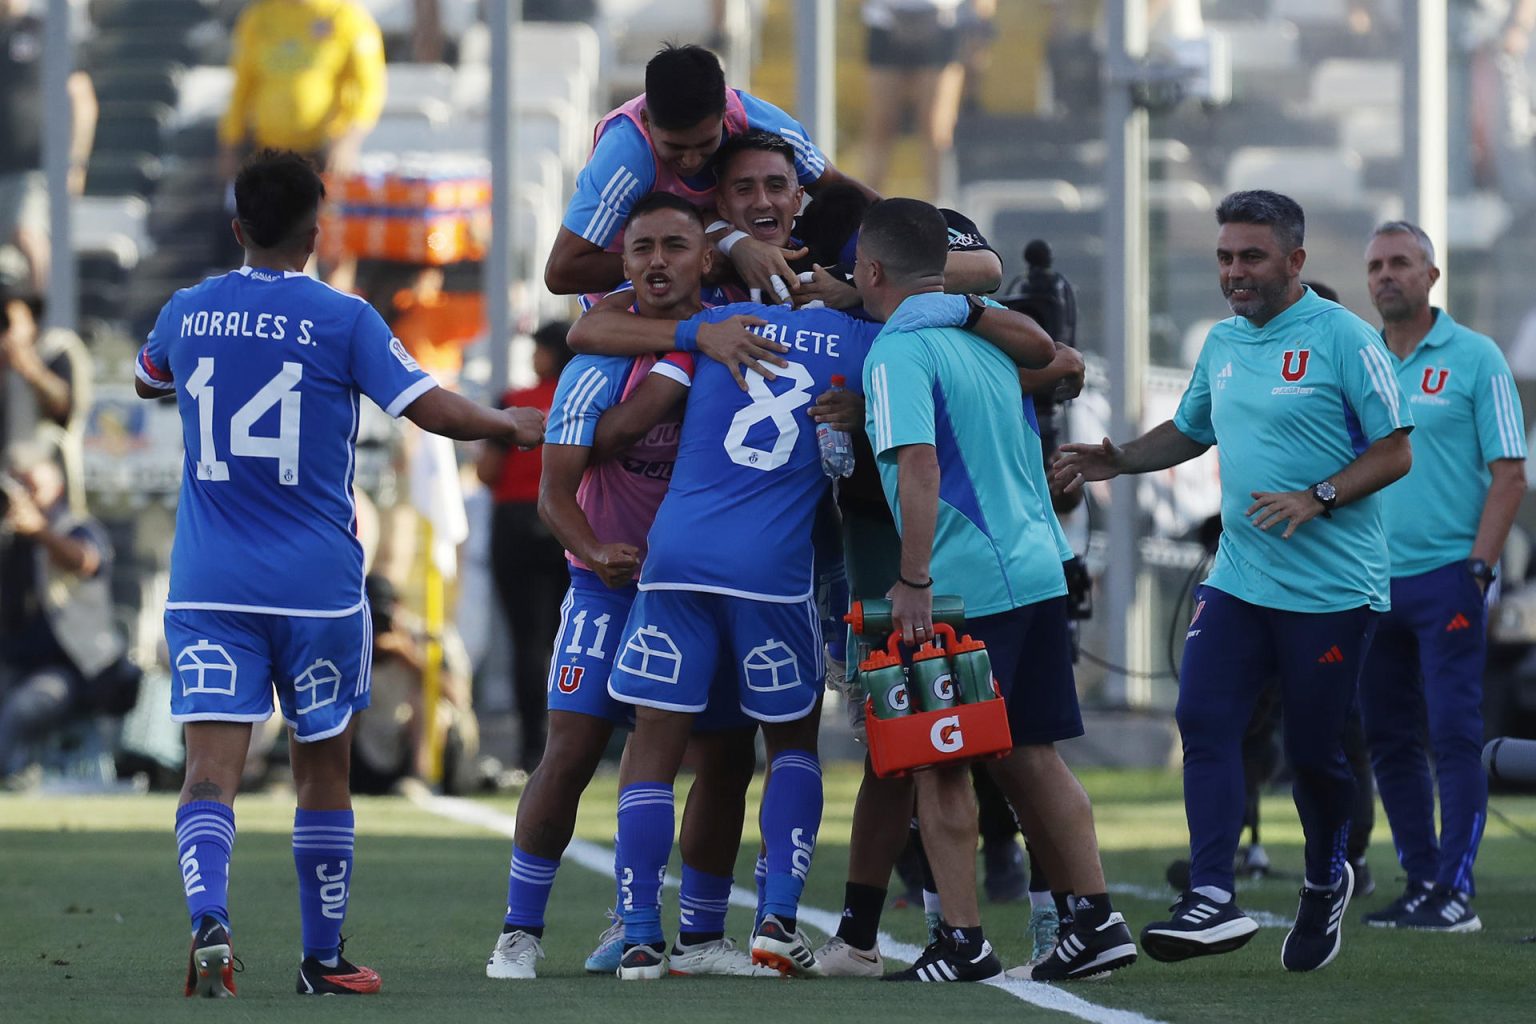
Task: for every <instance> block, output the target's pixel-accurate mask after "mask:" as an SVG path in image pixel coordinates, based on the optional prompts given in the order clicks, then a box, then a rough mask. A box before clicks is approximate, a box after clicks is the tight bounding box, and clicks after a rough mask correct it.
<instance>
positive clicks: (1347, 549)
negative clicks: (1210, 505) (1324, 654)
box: [1173, 289, 1413, 612]
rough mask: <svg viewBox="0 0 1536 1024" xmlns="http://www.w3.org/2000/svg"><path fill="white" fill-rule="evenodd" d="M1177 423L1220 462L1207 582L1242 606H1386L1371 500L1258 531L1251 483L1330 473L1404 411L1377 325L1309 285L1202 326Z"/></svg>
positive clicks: (1296, 486)
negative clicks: (1258, 317) (1285, 303)
mask: <svg viewBox="0 0 1536 1024" xmlns="http://www.w3.org/2000/svg"><path fill="white" fill-rule="evenodd" d="M1173 424H1174V426H1176V427H1177V428H1178V429H1179V431H1180V432H1181V433H1183V434H1184V435H1186V436H1187V437H1189V438H1191V439H1192V440H1195V441H1198V442H1200V443H1201V444H1214V445H1215V446H1216V454H1217V459H1218V461H1219V463H1220V470H1221V525H1222V534H1221V545H1220V547H1219V548H1218V549H1217V552H1216V562H1215V565H1214V567H1213V568H1212V570H1211V575H1210V576H1209V578H1207V580H1206V583H1207V584H1208V585H1209V586H1212V587H1215V588H1216V589H1218V590H1221V591H1224V592H1226V593H1228V594H1231V595H1232V596H1233V597H1237V598H1240V599H1242V600H1244V601H1247V602H1249V603H1251V604H1256V605H1260V606H1261V607H1265V608H1278V609H1282V610H1285V611H1296V612H1336V611H1344V610H1346V609H1349V608H1358V607H1360V606H1361V605H1369V606H1370V607H1371V608H1373V609H1375V610H1377V611H1385V610H1386V609H1387V608H1388V607H1389V596H1390V575H1389V572H1390V568H1389V561H1388V554H1387V535H1386V528H1385V527H1384V525H1383V523H1382V514H1381V496H1380V494H1373V495H1370V496H1369V497H1366V498H1362V499H1361V500H1359V501H1355V502H1350V503H1349V504H1348V505H1342V506H1340V507H1339V508H1337V509H1335V510H1334V513H1333V518H1331V519H1324V518H1322V517H1321V516H1319V517H1317V518H1315V519H1313V520H1311V521H1310V522H1308V523H1305V524H1303V525H1302V526H1301V527H1300V528H1299V529H1298V530H1297V531H1296V533H1295V534H1294V535H1292V537H1291V539H1290V540H1281V539H1280V535H1281V534H1283V533H1284V532H1285V524H1284V523H1281V524H1279V525H1276V526H1272V527H1270V528H1269V530H1268V531H1265V530H1260V529H1259V528H1258V527H1257V526H1255V525H1254V524H1253V522H1252V521H1250V520H1249V519H1248V516H1247V511H1248V507H1249V506H1250V505H1252V504H1253V497H1252V492H1254V491H1299V490H1304V489H1306V488H1308V487H1311V486H1312V485H1313V484H1315V483H1317V482H1318V481H1320V480H1326V479H1327V478H1329V477H1331V476H1333V475H1334V474H1335V473H1337V472H1338V471H1339V470H1341V469H1343V468H1344V467H1345V466H1347V465H1349V464H1350V463H1351V462H1353V461H1355V459H1356V458H1358V457H1359V456H1360V454H1361V453H1362V452H1364V451H1365V450H1366V449H1367V448H1368V447H1370V446H1371V444H1373V443H1374V442H1376V441H1379V440H1381V439H1382V438H1384V437H1386V436H1387V435H1388V434H1390V433H1392V432H1393V431H1394V430H1398V429H1400V428H1404V427H1407V428H1411V427H1412V426H1413V416H1412V414H1411V413H1410V412H1409V410H1408V406H1407V403H1405V402H1404V401H1403V397H1402V394H1401V392H1400V391H1399V389H1398V385H1397V377H1396V375H1395V374H1394V373H1393V368H1392V362H1391V354H1390V353H1389V352H1388V351H1387V349H1386V346H1385V345H1383V344H1382V342H1381V339H1380V338H1379V337H1378V336H1377V334H1376V331H1375V330H1374V329H1372V327H1371V326H1370V325H1369V324H1367V323H1366V322H1365V321H1364V320H1361V319H1360V318H1359V317H1357V316H1355V314H1353V313H1351V312H1350V311H1349V310H1347V309H1345V308H1344V307H1343V306H1340V305H1339V304H1338V303H1335V302H1329V301H1328V300H1327V299H1323V298H1320V297H1318V295H1317V294H1315V293H1314V292H1313V291H1312V290H1311V289H1307V291H1306V292H1304V293H1303V295H1302V297H1301V298H1300V299H1299V300H1297V301H1296V302H1295V303H1293V304H1292V305H1291V306H1290V307H1289V308H1288V309H1286V310H1285V311H1284V312H1283V313H1281V314H1280V315H1279V316H1277V317H1275V318H1274V319H1273V320H1271V321H1270V322H1269V323H1267V324H1265V325H1264V326H1263V327H1255V326H1253V324H1252V323H1250V322H1249V321H1248V320H1247V319H1245V318H1243V317H1232V318H1230V319H1227V320H1223V321H1222V322H1220V323H1218V324H1217V325H1216V326H1214V327H1212V328H1211V331H1210V333H1209V334H1208V335H1207V336H1206V339H1205V346H1204V348H1202V349H1201V350H1200V358H1199V359H1198V360H1197V361H1196V363H1195V371H1194V374H1193V375H1192V376H1191V378H1190V382H1189V389H1188V390H1187V391H1185V393H1184V397H1183V399H1182V400H1181V401H1180V402H1179V409H1178V412H1177V413H1176V414H1175V415H1174V418H1173Z"/></svg>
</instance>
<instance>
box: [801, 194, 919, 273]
mask: <svg viewBox="0 0 1536 1024" xmlns="http://www.w3.org/2000/svg"><path fill="white" fill-rule="evenodd" d="M872 203H873V200H871V199H870V198H869V197H868V196H867V195H865V194H864V191H863V190H862V189H860V188H859V186H857V185H855V184H853V183H852V182H849V181H838V182H834V183H833V184H831V185H828V186H827V187H826V188H824V189H822V190H821V191H820V192H818V193H816V198H814V199H812V200H811V202H810V205H808V206H806V208H805V212H804V213H802V214H801V215H800V219H799V221H797V222H796V224H795V235H796V236H797V237H798V238H799V239H800V243H801V244H802V245H804V246H805V247H806V248H808V249H810V250H811V259H813V260H815V261H816V262H817V263H820V264H821V265H822V266H824V267H830V266H832V265H833V264H835V263H842V262H844V260H845V259H848V260H849V261H850V262H851V259H852V258H851V257H845V255H844V251H845V250H846V249H847V248H848V243H849V242H850V241H853V240H854V239H856V238H858V235H859V225H860V224H861V223H862V222H863V220H864V214H865V211H867V210H868V209H869V207H870V205H871V204H872ZM946 237H947V235H946ZM946 245H947V243H946Z"/></svg>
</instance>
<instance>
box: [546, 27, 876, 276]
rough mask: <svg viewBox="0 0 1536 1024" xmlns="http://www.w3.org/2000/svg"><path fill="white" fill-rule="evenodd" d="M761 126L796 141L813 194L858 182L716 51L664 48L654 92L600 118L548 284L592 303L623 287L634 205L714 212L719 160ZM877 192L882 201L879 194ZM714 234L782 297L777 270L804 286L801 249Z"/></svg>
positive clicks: (649, 79) (652, 73)
mask: <svg viewBox="0 0 1536 1024" xmlns="http://www.w3.org/2000/svg"><path fill="white" fill-rule="evenodd" d="M751 129H765V130H768V131H771V132H774V133H777V134H778V135H781V136H783V137H784V138H785V139H786V140H788V141H789V143H790V144H791V145H792V146H793V147H794V153H795V176H796V179H797V181H798V182H799V184H800V185H804V186H805V187H806V188H808V189H810V191H811V192H812V193H815V192H818V191H820V190H821V189H823V188H825V187H827V186H830V185H834V184H837V183H840V182H850V181H852V179H850V178H848V177H846V176H845V175H843V174H842V172H840V171H839V170H838V169H837V168H836V167H833V166H832V164H831V163H830V162H829V161H828V160H827V158H826V156H825V154H823V153H822V152H821V150H819V149H817V148H816V145H815V143H813V142H812V141H811V138H810V135H809V133H807V132H806V130H805V128H804V127H802V126H801V125H800V124H799V123H798V122H797V121H795V120H793V119H792V118H791V117H790V116H789V115H788V114H786V113H784V111H782V110H780V109H779V108H778V107H776V106H774V105H773V104H771V103H766V102H764V101H763V100H760V99H758V98H757V97H755V96H751V95H749V94H747V93H744V92H742V91H740V90H739V89H727V88H726V87H725V72H724V71H722V70H721V68H720V61H719V60H718V59H717V58H716V57H715V55H714V54H712V53H710V52H709V51H708V50H706V49H704V48H703V47H701V46H666V47H663V48H662V49H661V50H660V51H659V52H658V53H657V54H656V56H654V57H652V58H651V60H650V62H649V63H647V64H646V66H645V92H644V93H642V94H641V95H639V96H636V97H635V98H634V99H632V100H630V101H629V102H628V103H625V104H624V105H623V106H621V107H619V108H617V109H615V110H612V111H610V112H609V113H608V114H606V115H605V116H604V117H603V119H602V120H601V121H599V122H598V123H597V130H596V132H595V139H594V145H593V149H592V156H591V159H589V160H588V161H587V166H586V167H584V168H582V171H581V174H580V175H579V176H578V177H577V179H576V194H575V195H574V196H573V197H571V202H570V205H569V206H568V207H567V208H566V211H565V219H564V220H563V221H562V222H561V226H560V232H559V234H558V235H557V236H556V238H555V244H554V247H553V248H552V249H551V250H550V253H549V260H548V262H547V263H546V264H545V267H544V283H545V285H546V286H548V288H549V290H550V291H552V292H554V293H555V294H556V295H571V294H576V293H581V292H585V293H589V294H588V295H587V296H586V299H585V300H584V301H588V300H595V299H596V298H598V297H599V296H600V295H601V294H603V293H605V292H607V291H609V290H611V289H613V288H615V287H617V286H618V285H619V284H620V283H621V282H622V281H623V280H624V262H623V256H622V253H623V246H622V240H621V238H620V234H621V231H622V228H623V225H624V222H625V221H626V220H627V219H628V218H629V213H630V210H631V209H632V208H633V207H634V204H635V203H636V202H637V201H638V200H639V199H640V198H641V197H643V196H645V195H646V194H647V193H650V192H653V191H655V192H670V193H672V194H673V195H677V196H681V197H682V198H684V199H686V200H688V201H689V202H690V203H692V204H693V205H694V206H697V207H700V208H702V209H709V208H712V207H713V206H714V198H715V175H714V171H713V168H712V167H711V158H712V157H713V156H714V154H715V151H716V150H717V149H719V148H720V144H721V143H722V142H724V141H725V140H726V139H728V138H730V137H732V136H735V135H740V134H742V133H743V132H746V131H748V130H751ZM857 187H858V188H860V189H861V190H864V191H866V192H868V190H867V189H864V186H862V185H858V186H857ZM869 195H870V196H871V198H873V197H874V193H873V192H870V193H869ZM711 230H712V231H714V232H715V233H716V234H717V235H719V236H720V238H719V240H718V245H719V249H720V252H721V253H722V254H724V255H725V256H727V257H728V258H729V259H730V260H731V262H732V263H733V264H734V265H735V266H736V269H737V271H738V272H739V273H740V274H741V277H742V280H743V281H745V282H746V283H747V284H748V285H750V286H752V287H756V288H761V289H764V293H765V294H772V292H771V291H769V290H768V289H769V288H770V280H771V278H772V276H774V275H777V276H778V277H779V278H780V279H781V280H783V281H791V286H792V287H794V286H798V283H799V282H798V279H795V280H791V279H792V278H793V276H794V275H792V274H791V273H790V272H789V268H788V265H787V264H786V263H785V257H786V256H793V255H797V253H793V252H790V251H788V250H784V249H781V248H779V247H778V246H776V245H772V244H769V243H765V242H762V241H760V240H759V239H756V238H752V237H749V236H747V234H746V233H745V232H741V231H732V232H729V233H727V227H726V226H725V225H724V224H721V225H719V226H718V228H712V229H711ZM798 255H804V253H803V252H802V253H798ZM591 293H596V294H591Z"/></svg>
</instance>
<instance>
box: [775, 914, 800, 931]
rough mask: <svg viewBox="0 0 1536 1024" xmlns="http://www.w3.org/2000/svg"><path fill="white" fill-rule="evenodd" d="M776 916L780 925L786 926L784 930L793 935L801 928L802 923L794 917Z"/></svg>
mask: <svg viewBox="0 0 1536 1024" xmlns="http://www.w3.org/2000/svg"><path fill="white" fill-rule="evenodd" d="M774 916H775V917H777V918H778V919H779V923H780V924H782V925H783V926H784V930H785V931H787V932H789V933H790V934H791V935H793V934H794V933H795V930H796V929H797V928H799V927H800V923H799V922H798V921H797V920H795V918H793V917H785V916H783V915H782V914H775V915H774Z"/></svg>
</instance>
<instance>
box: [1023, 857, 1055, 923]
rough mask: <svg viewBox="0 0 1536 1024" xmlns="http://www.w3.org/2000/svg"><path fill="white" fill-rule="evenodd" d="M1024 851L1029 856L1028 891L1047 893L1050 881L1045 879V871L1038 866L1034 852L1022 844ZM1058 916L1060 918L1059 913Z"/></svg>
mask: <svg viewBox="0 0 1536 1024" xmlns="http://www.w3.org/2000/svg"><path fill="white" fill-rule="evenodd" d="M1024 850H1025V852H1027V853H1028V854H1029V891H1030V892H1049V891H1050V889H1051V880H1050V879H1049V878H1046V877H1045V869H1044V868H1042V867H1041V866H1040V862H1039V861H1038V860H1036V859H1035V851H1034V850H1031V849H1030V848H1029V844H1028V843H1025V844H1024ZM1058 916H1060V915H1059V912H1058Z"/></svg>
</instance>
